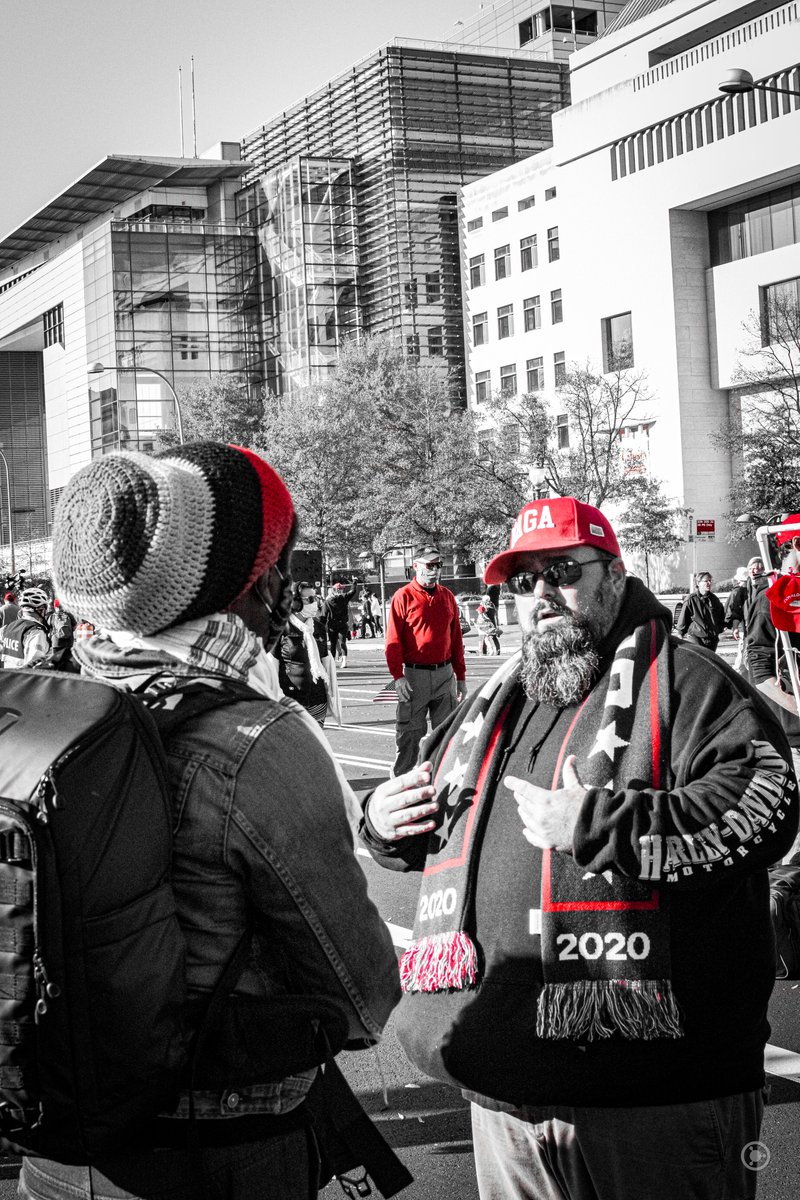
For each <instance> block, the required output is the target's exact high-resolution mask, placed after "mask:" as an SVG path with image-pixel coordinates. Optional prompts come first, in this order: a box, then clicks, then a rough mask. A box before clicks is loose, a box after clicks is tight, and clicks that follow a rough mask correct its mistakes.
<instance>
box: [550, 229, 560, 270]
mask: <svg viewBox="0 0 800 1200" xmlns="http://www.w3.org/2000/svg"><path fill="white" fill-rule="evenodd" d="M547 257H548V258H549V260H550V262H555V261H556V259H559V258H561V248H560V246H559V243H558V226H557V225H554V226H553V228H552V229H548V231H547Z"/></svg>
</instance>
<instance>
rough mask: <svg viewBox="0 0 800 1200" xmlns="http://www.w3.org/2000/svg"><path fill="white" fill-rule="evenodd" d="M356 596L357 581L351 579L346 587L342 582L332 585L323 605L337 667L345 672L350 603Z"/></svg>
mask: <svg viewBox="0 0 800 1200" xmlns="http://www.w3.org/2000/svg"><path fill="white" fill-rule="evenodd" d="M355 594H356V580H355V579H351V581H350V586H349V587H347V588H346V587H345V586H344V584H343V583H342V582H341V580H337V581H336V583H334V584H332V585H331V588H330V591H329V592H328V595H327V597H326V599H325V603H324V604H323V609H324V613H325V619H326V621H327V622H328V640H329V641H330V646H331V654H332V655H333V657H334V661H335V663H336V666H337V667H339V669H340V670H342V671H343V670H344V668H345V667H346V666H347V643H348V642H349V640H350V601H351V600H352V598H353V596H355Z"/></svg>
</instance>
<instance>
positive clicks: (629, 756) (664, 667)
mask: <svg viewBox="0 0 800 1200" xmlns="http://www.w3.org/2000/svg"><path fill="white" fill-rule="evenodd" d="M520 657H521V656H520V654H517V655H515V656H514V658H512V659H511V660H509V662H508V663H506V664H505V665H504V666H503V667H501V668H500V670H499V671H498V672H496V674H495V675H494V676H493V677H492V679H490V680H489V681H488V683H487V684H486V685H485V686H484V687H483V688H482V689H481V691H480V693H479V694H478V696H477V697H476V699H475V700H474V701H473V702H472V703H471V704H470V705H468V706H467V705H465V706H464V710H463V711H459V712H458V713H457V716H456V718H455V720H454V722H453V724H452V725H451V727H450V728H449V730H448V736H449V738H450V740H449V742H448V744H447V746H446V748H445V751H444V754H443V755H442V758H441V762H440V765H439V767H438V770H437V772H436V777H435V780H434V783H435V786H436V793H437V797H438V799H439V802H440V813H441V817H442V820H441V825H440V826H439V828H438V829H437V830H436V831H435V832H434V833H432V834H431V835H429V843H428V858H427V862H426V865H425V869H424V871H423V879H422V888H421V893H420V900H419V903H418V907H417V917H416V922H415V926H414V940H413V942H412V945H411V946H410V948H409V949H408V950H407V951H406V953H405V954H404V955H403V957H402V959H401V963H400V972H401V982H402V985H403V990H404V991H407V992H414V991H421V992H438V991H445V990H448V989H461V988H468V987H475V986H477V985H478V984H479V982H480V957H481V956H480V949H479V946H478V945H477V944H476V940H475V937H474V932H475V931H474V890H475V879H476V866H477V859H478V847H479V846H480V844H481V842H482V838H483V831H484V829H485V827H486V822H487V819H488V814H489V811H490V809H491V804H492V800H493V798H494V795H495V793H496V791H497V788H498V787H499V786H500V785H501V780H500V779H499V767H500V763H501V762H502V760H503V751H504V749H505V747H506V746H507V745H508V742H509V737H510V732H511V731H510V730H509V729H508V728H507V721H508V715H509V711H510V709H511V706H512V702H513V700H514V698H515V696H516V695H517V694H518V692H517V689H518V687H519V682H518V668H519V662H520ZM670 665H671V655H670V648H669V638H668V635H667V630H666V628H665V626H664V625H663V623H662V622H661V621H660V620H650V621H646V622H644V623H643V624H641V625H639V626H637V628H636V629H635V630H634V632H633V633H632V634H631V635H630V636H629V637H627V638H625V639H624V640H623V641H622V642H621V643H620V644H619V645H618V646H617V648H616V653H615V656H614V659H613V662H611V663H610V665H609V666H608V668H607V669H606V670H605V671H604V673H603V675H602V676H601V678H600V679H599V680H598V681H597V682H596V684H595V685H594V687H593V688H592V690H591V692H590V693H589V695H588V696H587V697H586V698H585V699H584V701H583V702H582V704H581V705H580V706H579V708H578V710H577V712H576V713H575V716H574V718H573V720H572V722H571V724H570V726H569V729H568V731H567V733H566V736H565V737H564V740H563V743H562V745H561V748H560V752H559V755H558V762H557V764H556V769H555V772H554V776H553V780H552V783H551V787H552V788H553V789H555V788H558V787H560V786H561V782H560V776H561V770H562V766H563V762H564V759H565V757H566V756H567V754H575V755H576V758H577V769H578V774H579V776H580V778H581V779H582V780H583V782H584V783H585V784H586V785H587V786H588V787H593V788H599V787H613V788H622V787H654V788H660V787H668V786H669V762H670V747H669V728H670V712H669V696H670ZM541 886H542V896H541V957H542V967H543V974H544V986H543V988H542V990H541V992H540V995H539V999H538V1008H537V1034H538V1035H539V1036H540V1037H542V1038H580V1039H585V1040H590V1039H592V1038H595V1037H609V1036H611V1035H612V1034H614V1033H617V1034H621V1035H622V1036H623V1037H626V1038H641V1039H650V1038H658V1037H680V1036H681V1034H682V1030H681V1024H680V1014H679V1011H678V1007H677V1003H676V1001H675V998H674V995H673V992H672V985H671V981H670V974H671V963H670V952H669V937H670V930H669V911H668V907H667V904H666V902H665V901H666V898H665V897H663V896H661V895H660V894H659V892H658V891H655V890H653V889H652V888H650V887H648V886H647V885H645V884H643V883H640V882H639V881H638V880H633V879H628V878H626V877H623V876H621V875H618V874H616V873H612V872H610V871H606V872H604V873H603V875H602V876H595V875H591V874H588V873H587V872H586V871H584V870H582V869H581V868H580V867H578V866H577V864H576V863H575V860H574V859H573V857H572V855H570V854H565V853H558V852H556V851H550V850H547V851H544V852H543V860H542V885H541Z"/></svg>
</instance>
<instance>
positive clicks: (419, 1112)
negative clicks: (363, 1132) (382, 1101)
mask: <svg viewBox="0 0 800 1200" xmlns="http://www.w3.org/2000/svg"><path fill="white" fill-rule="evenodd" d="M469 1111H470V1110H469V1105H468V1104H467V1103H466V1102H465V1103H464V1104H462V1105H461V1106H460V1107H459V1108H407V1109H406V1111H405V1112H404V1113H401V1112H389V1113H373V1114H372V1115H371V1116H370V1121H416V1120H420V1121H425V1120H428V1121H430V1120H431V1119H432V1118H433V1117H444V1116H448V1115H449V1114H450V1113H468V1112H469ZM426 1144H427V1143H426Z"/></svg>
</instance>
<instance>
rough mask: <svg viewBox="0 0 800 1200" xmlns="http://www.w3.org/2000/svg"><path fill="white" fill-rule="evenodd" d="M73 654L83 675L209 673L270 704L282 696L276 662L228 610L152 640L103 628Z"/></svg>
mask: <svg viewBox="0 0 800 1200" xmlns="http://www.w3.org/2000/svg"><path fill="white" fill-rule="evenodd" d="M72 652H73V655H74V657H75V658H76V659H77V661H78V663H79V664H80V666H81V669H82V671H83V672H84V674H86V675H94V676H97V677H99V678H101V679H111V680H113V679H130V678H131V677H132V676H142V677H145V676H147V675H157V674H160V673H163V674H170V675H174V676H175V678H176V679H185V678H190V677H196V676H198V675H210V676H219V677H221V678H223V679H236V680H239V681H240V682H241V683H246V684H247V685H248V687H251V688H252V689H253V690H254V691H256V692H258V693H259V694H260V695H262V696H266V697H267V699H269V700H280V698H281V696H282V695H283V692H282V691H281V689H280V685H279V683H278V666H277V663H276V662H275V659H274V658H273V656H272V655H271V654H267V652H266V650H265V649H264V646H263V643H262V641H261V639H260V638H259V637H257V636H256V634H254V633H252V632H251V631H250V630H249V629H248V628H247V626H246V625H245V623H244V621H243V620H242V619H241V617H237V616H235V615H234V614H233V613H230V612H218V613H212V614H211V616H209V617H200V618H198V619H197V620H195V621H185V622H184V623H183V624H182V625H173V626H172V627H171V628H169V629H164V630H162V632H161V633H155V634H152V635H151V636H150V637H138V636H137V635H136V634H133V633H128V632H126V631H125V630H119V631H117V630H105V631H104V632H103V633H102V634H97V635H96V636H95V637H92V638H87V639H86V640H84V641H82V642H76V643H75V645H74V647H73V651H72Z"/></svg>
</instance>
